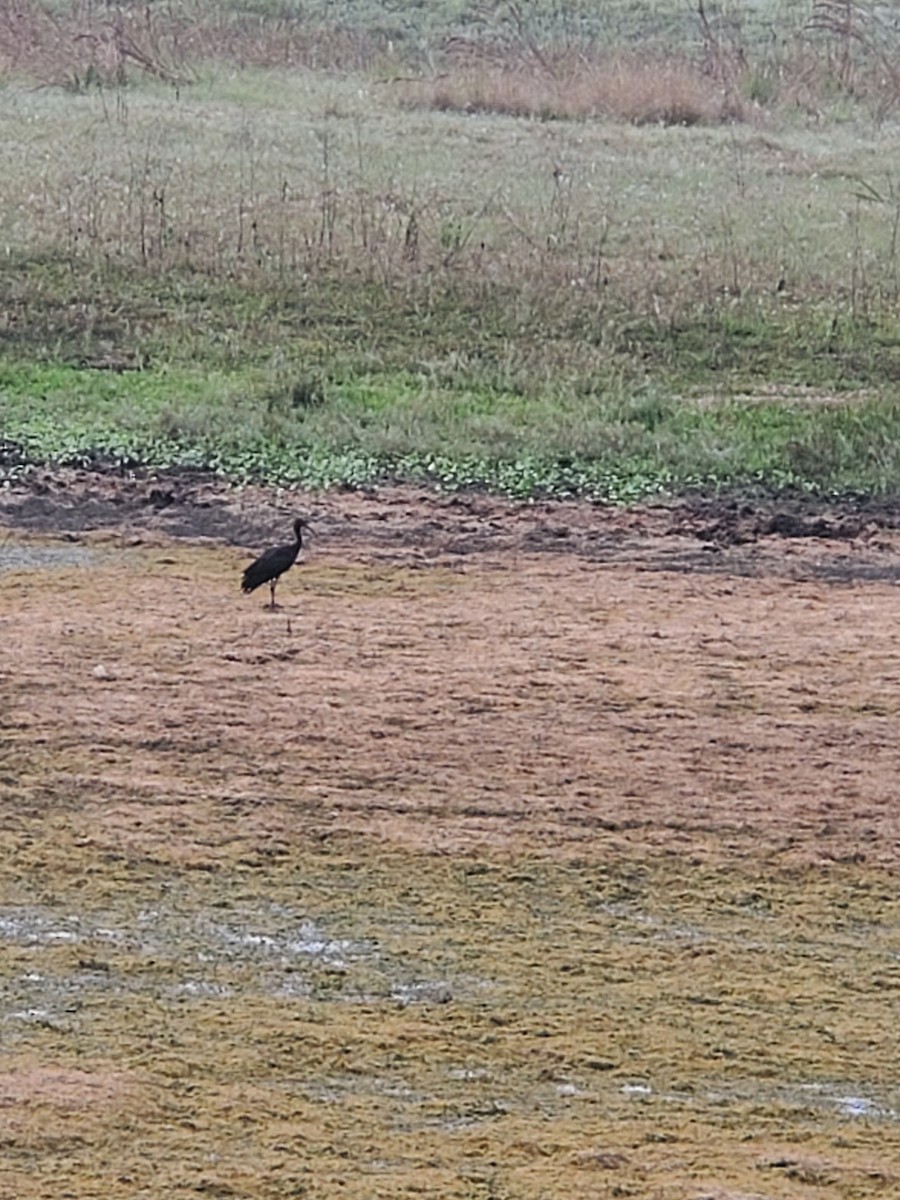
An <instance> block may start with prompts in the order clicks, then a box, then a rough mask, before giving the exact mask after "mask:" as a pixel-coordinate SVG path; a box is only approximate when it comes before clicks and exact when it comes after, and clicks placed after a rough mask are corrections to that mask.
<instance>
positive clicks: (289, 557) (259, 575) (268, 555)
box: [241, 517, 312, 608]
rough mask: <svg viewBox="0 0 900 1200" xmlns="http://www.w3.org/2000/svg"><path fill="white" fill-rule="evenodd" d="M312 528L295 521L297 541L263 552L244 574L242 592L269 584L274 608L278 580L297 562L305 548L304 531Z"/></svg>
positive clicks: (300, 518)
mask: <svg viewBox="0 0 900 1200" xmlns="http://www.w3.org/2000/svg"><path fill="white" fill-rule="evenodd" d="M311 528H312V527H311V526H310V524H309V522H308V521H304V520H303V518H302V517H297V519H296V520H295V521H294V537H295V538H296V539H297V540H296V541H295V542H289V543H288V544H287V545H286V546H272V547H271V549H269V550H265V551H263V553H262V554H261V555H260V556H259V558H258V559H257V560H256V562H252V563H251V564H250V566H249V567H248V568H247V570H246V571H245V572H244V578H243V579H242V580H241V590H242V591H245V592H252V591H254V590H255V589H256V588H258V587H262V585H263V584H264V583H267V584H268V585H269V590H270V592H271V593H272V603H271V604H270V605H269V607H270V608H274V607H275V587H276V585H277V583H278V580H279V579H280V578H281V576H282V575H283V574H284V573H285V571H287V570H288V569H289V568H290V567H292V566H293V565H294V563H295V562H296V561H297V555H298V554H299V553H300V550H301V549H302V547H303V530H304V529H311Z"/></svg>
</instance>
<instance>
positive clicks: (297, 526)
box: [294, 517, 313, 541]
mask: <svg viewBox="0 0 900 1200" xmlns="http://www.w3.org/2000/svg"><path fill="white" fill-rule="evenodd" d="M304 529H305V530H306V532H307V533H312V531H313V527H312V525H310V523H309V521H307V520H306V518H305V517H295V518H294V534H295V536H296V538H297V540H298V541H299V540H300V535H301V533H302V532H303V530H304Z"/></svg>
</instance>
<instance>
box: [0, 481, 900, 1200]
mask: <svg viewBox="0 0 900 1200" xmlns="http://www.w3.org/2000/svg"><path fill="white" fill-rule="evenodd" d="M295 512H300V513H301V514H302V515H306V516H310V517H311V518H312V520H313V523H314V525H315V528H316V534H315V537H314V538H313V539H311V541H310V543H309V545H308V547H307V549H306V551H305V553H304V556H303V557H304V561H303V562H302V563H299V564H298V565H297V566H296V567H295V568H294V569H293V570H292V571H291V572H290V573H289V574H288V575H286V576H285V577H284V578H283V580H282V582H281V584H280V585H279V588H278V600H279V602H280V607H279V608H278V609H276V610H275V611H274V612H270V611H268V610H267V609H266V607H265V605H266V602H267V601H268V592H267V589H262V590H261V591H260V592H259V593H254V594H253V595H251V596H242V595H241V594H240V587H239V584H240V574H241V571H242V570H243V568H244V567H245V566H246V565H247V563H248V562H249V561H250V559H251V557H252V556H253V554H255V553H257V552H258V551H259V550H261V549H263V548H264V547H265V546H266V545H270V544H274V543H275V542H277V541H279V540H282V541H286V540H289V539H290V521H291V518H292V516H293V515H294V513H295ZM0 523H2V524H3V525H4V526H5V530H4V532H3V534H2V538H0V644H2V651H0V662H2V674H0V734H2V746H3V748H2V755H0V846H2V856H0V965H2V970H0V981H2V982H0V1005H2V1008H0V1029H2V1034H3V1043H4V1056H3V1061H2V1063H0V1167H2V1169H0V1196H4V1197H5V1196H9V1197H17V1198H21V1200H32V1198H37V1197H48V1198H49V1197H54V1198H55V1197H59V1196H62V1195H66V1196H73V1197H78V1198H79V1200H81V1198H83V1197H95V1196H97V1197H100V1196H102V1197H135V1196H188V1195H195V1194H197V1195H215V1196H247V1197H270V1196H271V1197H282V1196H289V1195H298V1196H311V1197H322V1198H324V1197H333V1196H335V1195H344V1196H354V1197H372V1196H391V1197H396V1196H405V1195H409V1196H412V1195H416V1196H422V1195H425V1196H434V1197H457V1196H458V1197H478V1196H484V1197H507V1196H508V1197H523V1198H527V1200H531V1198H535V1200H537V1198H538V1197H568V1196H571V1195H572V1194H573V1193H580V1194H583V1195H585V1196H598V1197H607V1196H610V1197H611V1196H635V1197H650V1196H652V1197H659V1198H660V1200H682V1198H684V1200H700V1198H701V1197H703V1198H709V1200H712V1198H715V1200H751V1198H752V1200H768V1198H776V1197H777V1198H788V1197H796V1196H804V1197H814V1198H820V1197H821V1198H826V1197H827V1198H831V1197H834V1198H838V1197H842V1198H843V1197H847V1198H849V1197H854V1198H855V1197H868V1196H884V1197H887V1196H891V1195H895V1194H896V1193H897V1191H898V1189H900V1066H898V1064H900V1045H898V1040H900V1034H898V1029H900V1026H898V1023H897V1020H896V1012H897V1002H898V994H900V895H898V888H897V882H896V881H897V867H898V861H900V791H898V786H900V785H898V780H900V746H898V740H897V715H898V707H900V645H898V640H897V596H898V591H897V583H898V580H900V533H898V531H897V528H896V521H895V519H894V516H893V515H892V514H884V513H878V512H864V511H859V510H854V511H853V512H850V511H840V510H836V511H824V510H822V511H818V512H816V513H814V514H811V513H809V512H807V511H805V510H800V509H795V508H791V507H790V506H787V507H785V506H782V507H780V508H779V507H777V506H776V507H774V508H773V507H771V506H770V507H769V508H768V509H766V510H760V509H758V508H754V507H752V506H743V507H742V506H740V505H737V506H735V505H731V506H725V507H722V508H721V509H718V508H717V507H716V505H715V504H714V503H712V502H710V503H708V504H704V505H697V506H694V507H690V506H687V507H686V506H659V507H657V508H646V509H641V510H631V511H627V512H626V511H619V510H610V509H604V508H600V507H597V506H592V505H588V504H579V503H572V504H565V503H559V502H556V503H547V504H533V505H511V504H507V503H504V502H502V501H499V500H494V499H490V498H487V497H483V496H461V497H445V498H440V497H434V496H431V495H429V494H427V493H424V492H421V491H417V490H413V489H401V488H386V489H379V490H377V491H373V492H372V493H370V494H365V495H364V494H359V493H346V494H326V495H323V496H318V497H310V496H295V495H290V494H284V493H268V492H265V491H263V490H262V489H251V488H248V489H244V490H243V491H240V492H237V491H233V490H229V489H225V488H222V487H221V486H220V485H218V484H216V483H215V482H214V481H210V480H206V479H202V478H196V479H190V478H184V477H179V478H173V479H168V480H166V479H163V480H159V479H154V480H117V479H110V478H104V477H100V476H93V475H89V474H86V473H65V472H55V473H51V472H47V473H44V474H43V475H39V476H35V477H34V478H33V479H31V480H30V481H28V482H27V483H25V484H23V485H22V486H21V487H18V488H10V489H7V491H6V492H5V493H4V494H3V497H2V500H0Z"/></svg>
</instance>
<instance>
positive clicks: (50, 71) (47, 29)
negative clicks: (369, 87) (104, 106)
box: [0, 0, 383, 90]
mask: <svg viewBox="0 0 900 1200" xmlns="http://www.w3.org/2000/svg"><path fill="white" fill-rule="evenodd" d="M382 41H383V39H380V38H379V37H378V35H377V34H371V33H369V32H367V31H366V30H363V29H355V28H346V27H338V26H327V27H326V26H320V25H316V24H315V23H311V22H308V21H300V20H297V19H292V18H290V17H288V16H284V15H277V14H276V15H273V16H254V15H252V14H240V15H238V14H235V13H234V12H229V11H227V10H223V9H222V8H220V7H219V6H217V5H211V4H203V3H197V4H194V5H191V4H184V5H180V6H167V8H166V10H165V11H164V12H158V11H156V10H155V9H153V8H151V6H150V5H146V6H143V5H141V6H135V7H131V6H127V5H117V6H106V5H102V6H101V5H96V6H95V5H94V4H91V3H81V2H74V3H72V4H71V5H70V6H69V8H68V9H67V10H55V9H51V8H49V7H47V6H46V5H44V4H41V3H39V2H38V0H0V76H6V77H8V76H10V75H19V76H25V77H28V78H31V79H36V80H38V81H39V82H40V83H43V84H45V85H48V86H63V87H69V88H73V89H75V90H83V89H84V88H86V87H89V86H101V87H111V86H120V85H122V84H124V83H127V82H128V81H129V80H130V79H131V78H133V77H136V76H139V75H149V76H151V77H154V78H157V79H163V80H165V81H167V82H169V83H173V84H183V83H187V82H190V81H191V80H192V79H193V78H194V75H195V71H196V68H197V66H198V64H200V63H202V62H205V61H210V60H226V61H229V62H232V63H235V64H236V65H238V66H239V67H306V68H312V69H315V68H319V67H323V68H324V67H327V68H330V69H340V70H351V71H352V70H363V69H367V68H369V67H371V65H372V63H373V61H375V59H376V58H377V56H378V54H379V53H380V48H381V43H382Z"/></svg>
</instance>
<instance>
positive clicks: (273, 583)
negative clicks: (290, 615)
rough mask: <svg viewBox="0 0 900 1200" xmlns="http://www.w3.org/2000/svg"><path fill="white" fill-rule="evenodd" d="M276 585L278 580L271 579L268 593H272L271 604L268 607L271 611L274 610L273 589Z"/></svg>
mask: <svg viewBox="0 0 900 1200" xmlns="http://www.w3.org/2000/svg"><path fill="white" fill-rule="evenodd" d="M277 583H278V580H277V579H273V580H272V582H271V583H270V584H269V591H270V592H271V593H272V603H271V604H270V605H269V608H271V609H272V610H273V611H274V609H275V587H276V584H277Z"/></svg>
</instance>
